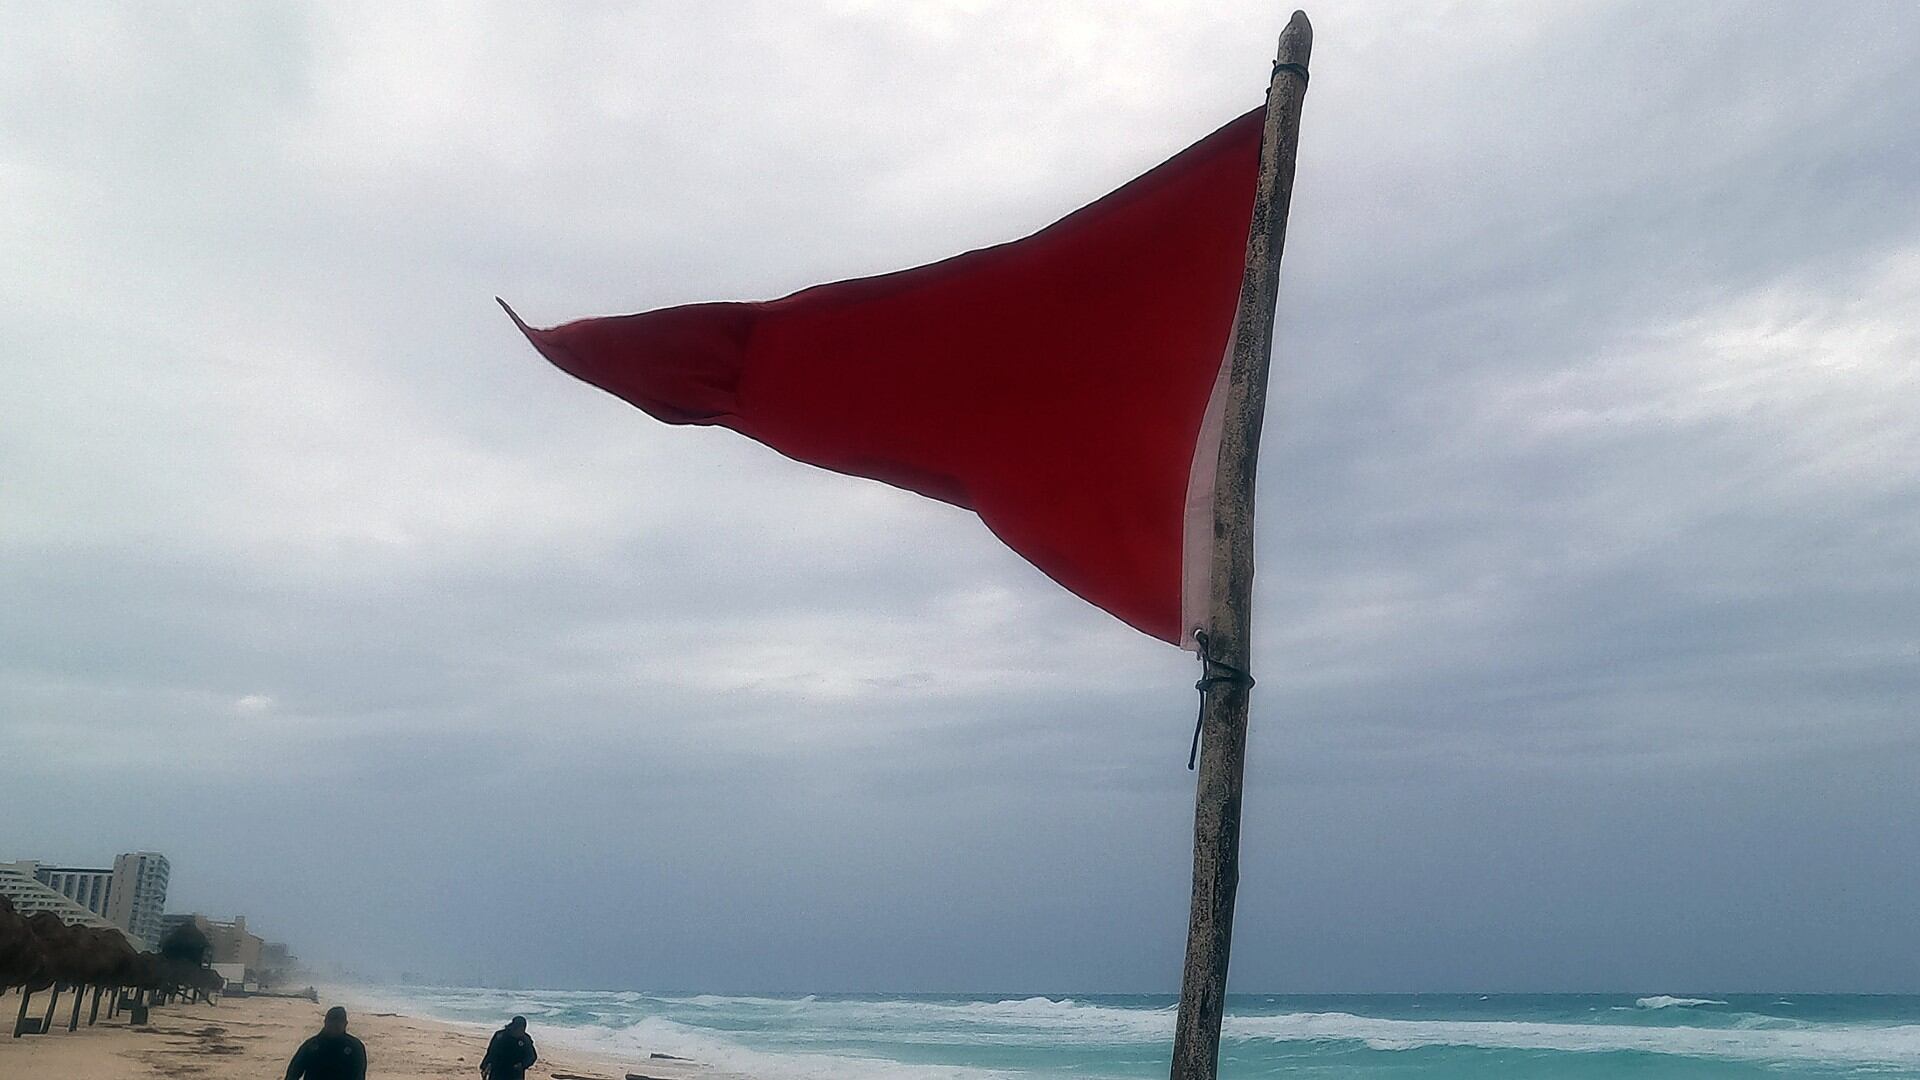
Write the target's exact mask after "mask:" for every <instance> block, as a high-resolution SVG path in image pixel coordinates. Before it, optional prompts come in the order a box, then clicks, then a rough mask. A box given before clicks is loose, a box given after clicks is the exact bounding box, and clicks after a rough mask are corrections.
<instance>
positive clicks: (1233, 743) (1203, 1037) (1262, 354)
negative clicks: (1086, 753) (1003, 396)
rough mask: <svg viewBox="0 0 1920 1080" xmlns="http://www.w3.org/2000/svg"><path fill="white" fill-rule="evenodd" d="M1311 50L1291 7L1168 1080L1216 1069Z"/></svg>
mask: <svg viewBox="0 0 1920 1080" xmlns="http://www.w3.org/2000/svg"><path fill="white" fill-rule="evenodd" d="M1312 51H1313V26H1312V24H1310V23H1309V22H1308V21H1307V13H1306V12H1304V11H1296V12H1294V13H1293V18H1292V19H1291V20H1289V21H1288V23H1287V28H1286V29H1285V30H1284V31H1282V32H1281V34H1280V52H1279V57H1278V58H1277V59H1276V60H1275V61H1274V65H1273V76H1272V79H1271V81H1270V82H1269V83H1268V86H1267V117H1266V132H1265V134H1264V136H1263V137H1262V139H1261V145H1260V179H1259V186H1258V188H1257V189H1256V193H1255V195H1254V202H1253V226H1252V228H1251V229H1250V230H1249V231H1248V233H1247V266H1246V274H1245V276H1244V277H1243V278H1242V279H1241V284H1240V308H1239V313H1238V314H1237V315H1236V317H1235V325H1234V337H1233V342H1234V345H1233V357H1232V360H1231V364H1232V367H1231V369H1230V373H1229V375H1228V384H1227V398H1226V403H1225V405H1226V408H1225V412H1224V414H1223V426H1222V429H1221V438H1220V459H1219V471H1218V473H1217V478H1216V480H1215V484H1214V496H1213V515H1214V537H1213V568H1212V574H1211V586H1210V587H1211V596H1210V599H1211V604H1210V610H1211V611H1212V625H1210V626H1207V627H1205V628H1204V629H1205V631H1206V633H1207V644H1206V649H1207V655H1208V656H1209V657H1210V658H1211V659H1212V660H1213V661H1214V662H1215V664H1217V665H1219V666H1220V667H1221V668H1223V669H1225V670H1226V671H1228V672H1230V673H1233V676H1234V677H1230V678H1221V679H1213V680H1211V681H1210V682H1209V684H1207V693H1206V698H1205V701H1204V703H1203V705H1202V710H1201V722H1200V728H1201V742H1200V770H1199V778H1198V782H1197V783H1196V785H1195V792H1194V812H1193V906H1192V909H1191V911H1190V913H1189V915H1188V921H1187V960H1186V968H1185V971H1184V973H1183V974H1182V977H1181V981H1180V1015H1179V1019H1178V1021H1177V1026H1176V1027H1175V1029H1174V1035H1173V1072H1172V1077H1173V1080H1214V1077H1215V1076H1216V1075H1217V1072H1218V1069H1219V1063H1220V1019H1221V1016H1222V1014H1223V1013H1224V1012H1225V1011H1226V999H1227V960H1228V956H1229V953H1230V952H1231V950H1232V946H1233V899H1234V892H1235V890H1236V889H1237V888H1238V887H1239V884H1240V792H1241V782H1242V779H1243V776H1244V773H1245V767H1246V749H1247V705H1248V701H1249V699H1250V697H1251V691H1252V680H1251V679H1250V678H1247V677H1246V673H1247V672H1248V671H1249V670H1250V653H1251V649H1250V648H1249V640H1248V632H1249V630H1250V628H1251V625H1252V621H1253V619H1252V616H1253V486H1254V471H1255V466H1256V464H1257V462H1258V458H1259V454H1260V425H1261V420H1262V418H1263V417H1264V415H1265V412H1266V403H1267V363H1268V358H1269V355H1270V353H1271V348H1272V344H1273V318H1274V304H1275V302H1276V300H1277V299H1278V297H1279V287H1280V251H1281V247H1282V245H1283V244H1284V243H1285V241H1286V236H1287V206H1288V203H1289V202H1290V201H1291V200H1292V196H1293V166H1294V157H1295V154H1296V152H1297V151H1298V149H1299V143H1300V105H1301V101H1302V99H1303V98H1304V97H1305V96H1306V92H1307V61H1308V58H1309V56H1310V55H1311V53H1312ZM1207 674H1209V675H1211V674H1212V672H1211V671H1209V672H1208V673H1207Z"/></svg>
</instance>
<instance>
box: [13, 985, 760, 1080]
mask: <svg viewBox="0 0 1920 1080" xmlns="http://www.w3.org/2000/svg"><path fill="white" fill-rule="evenodd" d="M356 1002H361V1003H362V1004H359V1005H358V1006H357V1007H356ZM335 1003H343V1004H345V1006H346V1008H347V1011H348V1028H347V1030H348V1031H349V1032H350V1033H351V1034H353V1035H356V1036H358V1037H359V1038H360V1039H361V1041H363V1042H364V1043H366V1046H367V1059H368V1062H369V1068H368V1076H369V1077H370V1078H372V1077H379V1078H381V1080H415V1078H417V1080H429V1078H432V1080H444V1078H447V1077H456V1076H469V1075H477V1074H478V1072H479V1062H480V1057H481V1055H482V1054H483V1053H485V1051H486V1045H487V1038H488V1036H489V1035H491V1034H492V1030H493V1029H492V1028H491V1027H489V1026H488V1025H485V1024H477V1023H462V1022H459V1021H446V1020H435V1019H428V1018H424V1017H419V1016H413V1015H409V1014H405V1013H401V1012H398V1011H392V1010H388V1009H377V1008H376V1005H375V1003H373V1002H371V1001H369V1000H368V999H367V998H362V997H360V996H359V995H356V994H355V993H354V991H353V990H352V989H350V988H333V989H332V990H331V991H330V992H328V993H323V994H322V995H321V997H320V1002H319V1004H317V1005H316V1004H314V1003H313V1002H310V1001H308V1000H307V999H305V998H304V997H299V998H296V997H277V996H276V997H244V998H233V997H230V998H225V999H223V1000H221V1001H220V1002H219V1003H218V1004H210V1003H205V1002H203V1003H200V1004H197V1005H189V1004H181V1003H175V1004H172V1005H166V1006H162V1007H157V1008H155V1009H154V1010H153V1014H152V1016H151V1017H150V1020H151V1022H150V1023H149V1024H147V1025H145V1026H143V1027H138V1028H136V1027H133V1026H131V1025H130V1024H128V1023H127V1021H126V1015H125V1014H124V1013H123V1014H121V1015H120V1016H118V1017H115V1018H114V1019H113V1020H111V1021H108V1020H105V1019H102V1020H101V1021H100V1022H99V1023H97V1024H95V1025H93V1026H92V1027H88V1026H86V1025H85V1024H84V1023H83V1024H82V1025H81V1027H80V1029H79V1030H78V1031H72V1032H69V1031H67V1030H66V1027H65V1026H64V1025H61V1026H60V1027H58V1028H57V1029H56V1030H55V1031H53V1032H50V1033H48V1034H46V1035H31V1036H27V1037H26V1038H21V1039H14V1038H11V1037H10V1036H11V1035H12V1034H13V1027H12V1025H11V1024H10V1023H9V1024H7V1025H6V1030H5V1031H4V1032H0V1075H4V1076H6V1077H8V1078H9V1080H12V1078H14V1077H19V1078H21V1080H42V1078H46V1080H55V1078H58V1080H129V1078H133V1077H148V1076H153V1077H168V1078H183V1080H184V1078H188V1077H191V1078H193V1080H259V1078H260V1077H264V1076H280V1075H282V1074H284V1073H285V1071H286V1067H287V1061H288V1059H289V1058H291V1057H292V1056H293V1052H294V1050H296V1049H297V1048H298V1047H299V1046H300V1043H301V1042H302V1041H303V1040H305V1039H306V1038H307V1037H308V1036H310V1035H312V1034H313V1033H315V1032H316V1031H318V1030H319V1029H320V1018H321V1014H322V1013H324V1012H325V1011H326V1009H327V1007H328V1006H330V1005H333V1004H335ZM19 1004H20V1002H19V997H18V991H14V992H11V993H9V994H7V995H6V996H5V997H0V1012H4V1013H5V1014H6V1017H7V1019H9V1020H11V1018H12V1016H13V1010H16V1009H18V1008H19ZM62 1011H64V1010H62ZM506 1019H507V1018H506V1017H504V1016H502V1017H501V1018H500V1020H501V1022H502V1023H504V1022H505V1021H506ZM533 1035H534V1041H535V1043H536V1044H537V1045H538V1047H539V1049H540V1061H539V1063H538V1064H537V1065H535V1066H534V1068H533V1069H532V1071H530V1072H529V1073H528V1074H527V1075H528V1076H529V1077H535V1076H538V1077H555V1076H573V1077H579V1078H586V1080H626V1078H627V1077H629V1076H635V1077H644V1078H645V1080H735V1078H733V1077H731V1076H730V1075H729V1074H725V1073H722V1072H720V1071H718V1070H715V1069H712V1068H709V1067H707V1066H704V1065H701V1064H699V1063H697V1062H692V1061H683V1060H678V1059H674V1060H667V1059H658V1058H643V1059H639V1060H627V1059H623V1058H619V1057H614V1056H609V1055H606V1054H604V1053H598V1054H596V1053H593V1052H591V1051H585V1050H582V1049H580V1048H578V1047H577V1046H575V1045H573V1044H572V1043H571V1042H570V1041H569V1040H568V1039H567V1038H566V1037H565V1035H564V1033H563V1032H562V1031H561V1030H559V1029H552V1030H547V1031H542V1030H541V1029H540V1028H539V1027H538V1025H536V1026H535V1027H534V1030H533Z"/></svg>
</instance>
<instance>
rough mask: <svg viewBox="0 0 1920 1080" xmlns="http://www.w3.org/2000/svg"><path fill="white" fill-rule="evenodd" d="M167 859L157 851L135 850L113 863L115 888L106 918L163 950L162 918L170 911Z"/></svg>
mask: <svg viewBox="0 0 1920 1080" xmlns="http://www.w3.org/2000/svg"><path fill="white" fill-rule="evenodd" d="M170 870H171V867H169V865H168V864H167V857H166V856H165V855H162V854H160V853H159V852H157V851H135V852H132V853H131V854H127V855H121V856H119V857H118V858H116V859H114V860H113V886H112V888H111V889H110V890H109V895H108V897H107V918H108V919H109V920H110V921H112V923H113V924H114V925H115V926H118V927H120V928H121V929H123V930H125V931H126V932H127V933H129V934H132V935H133V936H134V938H135V939H136V940H139V941H144V942H146V943H147V948H149V949H157V948H159V947H160V917H161V915H163V914H165V912H166V910H167V875H168V873H169V871H170Z"/></svg>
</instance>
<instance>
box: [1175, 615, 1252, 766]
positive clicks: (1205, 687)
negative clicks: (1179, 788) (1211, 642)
mask: <svg viewBox="0 0 1920 1080" xmlns="http://www.w3.org/2000/svg"><path fill="white" fill-rule="evenodd" d="M1193 640H1194V643H1195V644H1197V645H1198V646H1199V647H1200V681H1199V682H1197V683H1194V684H1193V688H1194V689H1195V690H1198V691H1200V713H1199V715H1197V716H1195V717H1194V718H1193V746H1192V748H1191V749H1189V750H1188V751H1187V771H1188V772H1192V771H1193V766H1194V763H1195V762H1197V761H1199V760H1200V729H1201V727H1202V726H1204V725H1205V724H1206V722H1207V694H1208V693H1209V692H1211V691H1212V690H1213V688H1214V687H1216V686H1239V687H1244V688H1246V689H1248V690H1251V689H1253V676H1252V675H1249V674H1247V673H1246V672H1244V671H1241V670H1240V669H1239V668H1237V667H1234V666H1233V665H1232V664H1229V663H1227V662H1226V661H1224V660H1216V659H1214V656H1213V653H1212V652H1211V651H1209V650H1208V648H1207V632H1206V631H1205V630H1196V631H1194V633H1193Z"/></svg>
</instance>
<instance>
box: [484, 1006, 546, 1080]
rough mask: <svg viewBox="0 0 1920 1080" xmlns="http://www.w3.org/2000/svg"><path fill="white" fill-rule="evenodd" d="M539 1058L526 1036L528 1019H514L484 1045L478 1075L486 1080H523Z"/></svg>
mask: <svg viewBox="0 0 1920 1080" xmlns="http://www.w3.org/2000/svg"><path fill="white" fill-rule="evenodd" d="M539 1060H540V1055H539V1053H538V1052H537V1051H535V1050H534V1048H533V1039H532V1038H530V1037H529V1036H528V1035H527V1018H526V1017H524V1016H516V1017H514V1018H513V1019H511V1020H509V1021H507V1026H506V1027H503V1028H501V1029H500V1030H499V1031H496V1032H494V1033H493V1041H491V1042H489V1043H487V1056H486V1057H483V1058H481V1059H480V1075H481V1076H482V1077H485V1080H522V1078H523V1077H525V1076H526V1075H527V1070H528V1069H531V1068H533V1063H534V1062H536V1061H539Z"/></svg>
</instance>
